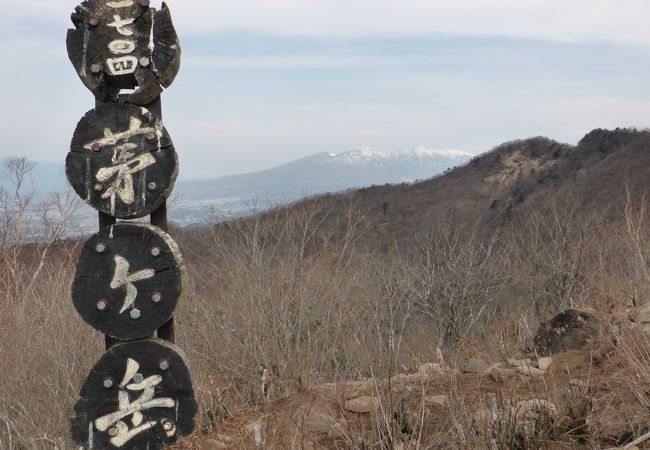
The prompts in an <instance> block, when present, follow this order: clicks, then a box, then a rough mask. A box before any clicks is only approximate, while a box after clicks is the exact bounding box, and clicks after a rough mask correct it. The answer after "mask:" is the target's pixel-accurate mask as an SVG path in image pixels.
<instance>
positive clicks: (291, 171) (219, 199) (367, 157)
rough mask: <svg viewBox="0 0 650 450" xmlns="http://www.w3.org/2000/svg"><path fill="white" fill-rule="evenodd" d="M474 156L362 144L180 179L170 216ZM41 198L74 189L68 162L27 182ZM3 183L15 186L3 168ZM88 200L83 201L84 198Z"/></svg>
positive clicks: (184, 217)
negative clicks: (236, 171) (67, 173)
mask: <svg viewBox="0 0 650 450" xmlns="http://www.w3.org/2000/svg"><path fill="white" fill-rule="evenodd" d="M473 156H474V155H472V154H470V153H466V152H463V151H460V150H434V149H429V148H424V147H418V148H415V149H412V150H400V151H396V152H382V151H378V150H374V149H372V148H368V147H365V148H360V149H357V150H353V151H349V152H344V153H338V154H336V153H329V152H323V153H317V154H315V155H312V156H308V157H306V158H301V159H298V160H296V161H293V162H290V163H288V164H285V165H282V166H279V167H275V168H272V169H268V170H263V171H260V172H254V173H248V174H243V175H232V176H226V177H219V178H214V179H208V180H182V179H181V180H178V181H177V182H176V188H175V189H174V194H173V197H172V200H171V205H170V208H169V217H170V218H171V219H172V220H174V221H176V222H179V223H181V224H191V223H197V222H198V223H200V222H202V221H204V220H205V219H206V218H209V217H210V216H211V215H212V214H213V213H214V212H215V211H216V213H217V216H245V215H248V214H251V212H253V210H254V209H255V210H261V209H266V208H268V207H269V206H272V205H278V204H283V203H288V202H292V201H295V200H299V199H301V198H303V197H307V196H311V195H316V194H322V193H326V192H339V191H343V190H347V189H354V188H360V187H366V186H371V185H383V184H397V183H404V182H413V181H416V180H420V179H427V178H431V177H434V176H436V175H439V174H441V173H443V172H444V171H445V170H447V169H449V168H452V167H454V166H459V165H462V164H465V163H466V162H467V161H469V159H470V158H472V157H473ZM32 182H33V187H34V189H35V191H36V193H37V196H38V197H39V198H40V199H43V198H46V197H48V196H49V195H50V194H52V193H53V192H65V191H66V190H68V189H69V187H68V184H67V182H66V179H65V175H64V170H63V166H62V165H60V164H55V163H47V162H39V163H37V164H36V166H35V168H34V169H33V171H32V172H31V174H30V176H29V180H27V181H26V183H27V184H26V189H27V190H31V186H32ZM0 188H4V189H7V190H9V191H11V190H12V188H11V186H10V184H9V183H8V181H7V180H5V179H3V178H2V176H1V173H0ZM82 203H83V202H82ZM80 212H81V214H82V217H83V221H84V222H88V224H89V227H88V229H89V230H93V229H94V228H95V226H96V223H95V222H96V220H97V219H96V213H95V211H94V210H92V209H91V208H90V207H87V206H85V204H83V205H82V208H81V210H80Z"/></svg>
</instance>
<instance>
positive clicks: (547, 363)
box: [537, 356, 553, 371]
mask: <svg viewBox="0 0 650 450" xmlns="http://www.w3.org/2000/svg"><path fill="white" fill-rule="evenodd" d="M551 363H553V358H551V357H550V356H547V357H545V358H539V359H538V360H537V367H538V368H539V369H541V370H544V371H546V370H548V368H549V367H551Z"/></svg>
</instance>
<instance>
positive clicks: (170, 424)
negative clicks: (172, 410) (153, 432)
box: [161, 419, 174, 431]
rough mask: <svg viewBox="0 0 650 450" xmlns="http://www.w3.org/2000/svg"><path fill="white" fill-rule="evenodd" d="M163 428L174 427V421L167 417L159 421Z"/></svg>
mask: <svg viewBox="0 0 650 450" xmlns="http://www.w3.org/2000/svg"><path fill="white" fill-rule="evenodd" d="M161 424H162V427H163V430H165V431H172V430H173V429H174V422H172V421H171V420H169V419H165V420H163V421H162V422H161Z"/></svg>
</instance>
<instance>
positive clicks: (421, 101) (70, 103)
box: [0, 0, 650, 178]
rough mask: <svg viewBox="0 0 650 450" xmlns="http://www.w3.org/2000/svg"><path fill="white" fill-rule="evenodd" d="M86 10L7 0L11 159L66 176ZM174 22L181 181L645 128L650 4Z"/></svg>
mask: <svg viewBox="0 0 650 450" xmlns="http://www.w3.org/2000/svg"><path fill="white" fill-rule="evenodd" d="M76 4H77V2H75V1H68V0H21V1H20V2H15V1H12V2H9V0H0V5H1V6H2V9H1V10H2V11H3V13H2V17H0V25H2V26H1V27H0V42H3V44H2V46H0V57H1V59H2V61H3V63H2V65H0V81H2V85H3V88H4V89H3V93H2V101H1V102H0V123H2V125H1V127H2V134H3V137H4V139H3V145H2V147H0V157H4V156H9V155H26V156H28V157H30V158H32V159H36V160H48V161H61V162H62V161H63V160H64V159H65V155H66V153H67V151H68V145H69V142H70V138H71V136H72V133H73V131H74V128H75V125H76V123H77V121H78V120H79V119H80V118H81V117H82V116H83V114H84V113H85V112H86V111H87V110H88V109H90V108H91V107H92V105H93V98H92V95H91V94H90V93H89V92H88V91H87V90H86V88H85V87H84V86H83V85H82V83H81V82H80V81H79V79H78V78H77V75H76V74H75V72H74V69H73V68H72V65H71V64H70V63H69V61H68V59H67V55H66V52H65V34H66V29H67V28H69V27H70V26H71V24H70V21H69V16H70V13H71V12H72V10H73V9H74V7H75V5H76ZM152 4H153V5H154V6H159V2H155V1H154V2H152ZM168 5H169V7H170V9H171V11H172V15H173V17H174V19H175V23H176V26H177V30H178V33H179V35H180V38H181V45H182V47H183V64H182V67H181V72H180V74H179V76H178V77H177V79H176V81H175V83H174V84H173V85H172V87H171V88H170V89H169V90H168V91H167V92H166V93H165V94H164V95H163V105H164V110H165V111H164V114H165V123H166V126H167V129H168V130H169V132H170V134H171V136H172V138H173V140H174V142H175V144H176V149H177V151H178V152H179V154H180V155H181V176H182V177H184V178H197V177H212V176H218V175H226V174H234V173H240V172H248V171H253V170H258V169H262V168H267V167H271V166H274V165H278V164H281V163H284V162H288V161H290V160H293V159H296V158H299V157H302V156H306V155H310V154H313V153H316V152H320V151H331V152H342V151H347V150H351V149H354V148H357V147H362V146H372V147H375V148H378V149H381V150H387V151H390V150H397V149H402V148H410V147H415V146H418V145H425V146H429V147H434V148H448V147H452V148H459V149H464V150H468V151H472V152H476V153H478V152H481V151H485V150H488V149H489V148H491V147H493V146H494V145H497V144H499V143H501V142H503V141H506V140H510V139H516V138H525V137H529V136H534V135H544V136H548V137H552V138H555V139H558V140H561V141H565V142H569V143H575V142H577V141H578V140H579V139H580V138H581V137H582V136H583V135H584V134H585V133H587V132H588V131H589V130H591V129H593V128H597V127H603V128H615V127H617V126H637V127H646V126H649V125H650V83H649V81H650V27H648V26H647V18H648V17H650V2H648V1H647V0H570V1H567V0H390V1H389V0H345V1H344V0H292V1H289V0H228V1H219V0H192V1H188V0H170V1H168Z"/></svg>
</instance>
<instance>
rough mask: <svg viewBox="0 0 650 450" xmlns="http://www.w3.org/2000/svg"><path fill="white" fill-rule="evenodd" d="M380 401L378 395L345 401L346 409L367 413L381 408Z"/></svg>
mask: <svg viewBox="0 0 650 450" xmlns="http://www.w3.org/2000/svg"><path fill="white" fill-rule="evenodd" d="M379 406H380V402H379V399H378V398H377V397H370V396H364V397H358V398H355V399H352V400H348V401H347V402H345V409H346V410H348V411H351V412H355V413H360V414H367V413H372V412H375V411H377V410H378V409H379Z"/></svg>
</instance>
